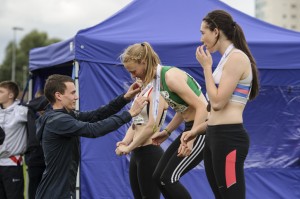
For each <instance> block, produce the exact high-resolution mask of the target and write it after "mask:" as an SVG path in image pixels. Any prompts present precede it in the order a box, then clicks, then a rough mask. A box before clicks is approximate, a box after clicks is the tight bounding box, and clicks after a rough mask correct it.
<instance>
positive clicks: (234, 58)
mask: <svg viewBox="0 0 300 199" xmlns="http://www.w3.org/2000/svg"><path fill="white" fill-rule="evenodd" d="M200 31H201V33H202V36H201V41H202V42H203V45H202V46H199V47H198V48H197V50H196V58H197V60H198V61H199V63H200V64H201V66H202V68H203V71H204V77H205V84H206V90H207V95H208V98H209V101H210V109H211V113H210V116H209V119H208V127H207V130H206V140H205V149H204V165H205V171H206V176H207V178H208V181H209V184H210V186H211V188H212V190H213V192H214V195H215V198H220V199H221V198H222V199H235V198H236V199H243V198H245V195H246V194H245V192H246V188H245V177H244V162H245V159H246V157H247V154H248V149H249V137H248V134H247V132H246V130H245V129H244V126H243V112H244V109H245V106H246V104H247V101H248V100H252V99H254V98H255V97H256V96H257V95H258V92H259V81H258V72H257V68H256V63H255V60H254V58H253V56H252V54H251V52H250V50H249V48H248V45H247V42H246V39H245V36H244V33H243V30H242V28H241V27H240V25H239V24H238V23H236V22H235V21H234V20H233V18H232V17H231V15H230V14H229V13H227V12H225V11H223V10H214V11H212V12H210V13H208V14H207V15H206V17H204V19H203V21H202V23H201V28H200ZM216 51H218V52H220V53H221V55H222V58H221V60H220V62H219V64H218V66H217V68H216V69H215V70H214V72H212V64H213V61H212V57H211V53H214V52H216ZM187 134H191V135H184V138H183V139H182V140H183V143H184V142H187V141H188V140H189V139H192V138H193V133H187Z"/></svg>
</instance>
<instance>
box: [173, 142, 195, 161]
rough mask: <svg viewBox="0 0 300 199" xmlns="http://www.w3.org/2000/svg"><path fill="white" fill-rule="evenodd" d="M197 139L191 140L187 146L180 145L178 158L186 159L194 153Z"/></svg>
mask: <svg viewBox="0 0 300 199" xmlns="http://www.w3.org/2000/svg"><path fill="white" fill-rule="evenodd" d="M194 141H195V139H193V140H190V141H189V142H187V145H183V144H180V145H179V148H178V154H177V156H178V157H186V156H189V155H190V154H191V152H192V149H193V144H194Z"/></svg>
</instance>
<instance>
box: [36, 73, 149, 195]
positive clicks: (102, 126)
mask: <svg viewBox="0 0 300 199" xmlns="http://www.w3.org/2000/svg"><path fill="white" fill-rule="evenodd" d="M138 92H140V87H139V85H137V84H136V83H134V84H133V85H131V86H130V87H129V89H128V91H127V92H126V93H125V94H122V95H120V96H118V97H116V98H115V99H114V100H112V101H111V102H110V103H109V104H107V105H105V106H102V107H100V108H98V109H96V110H94V111H89V112H78V111H75V104H76V100H78V96H77V94H76V88H75V84H74V81H73V80H72V78H71V77H69V76H65V75H58V74H55V75H51V76H49V77H48V79H47V81H46V84H45V88H44V94H45V96H46V98H47V99H48V101H49V102H50V104H51V105H52V110H48V111H46V112H45V113H44V114H43V115H42V116H41V117H39V118H38V120H37V135H38V139H39V140H40V142H41V143H42V147H43V151H44V156H45V163H46V169H45V171H44V173H43V176H42V180H41V182H40V184H39V186H38V189H37V192H36V196H35V198H36V199H52V198H76V194H75V187H74V188H73V186H72V185H73V184H75V182H73V181H76V174H77V173H76V172H74V170H75V169H77V168H74V164H75V165H78V161H79V159H78V157H79V148H78V137H79V136H83V137H89V138H96V137H100V136H104V135H106V134H107V133H110V132H112V131H114V130H116V129H117V128H119V127H121V126H122V125H123V124H125V123H127V122H129V121H130V120H131V119H132V117H134V116H136V115H138V114H139V113H140V111H141V110H142V108H143V107H144V106H145V105H146V104H147V100H148V99H147V98H145V97H138V98H137V99H136V100H135V103H134V104H133V106H132V107H131V108H130V110H129V111H123V112H122V113H119V114H116V113H117V112H119V111H120V110H121V109H122V108H123V107H124V106H125V105H126V104H127V103H129V102H130V100H131V99H132V98H133V97H134V96H135V95H136V94H137V93H138Z"/></svg>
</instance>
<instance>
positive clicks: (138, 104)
mask: <svg viewBox="0 0 300 199" xmlns="http://www.w3.org/2000/svg"><path fill="white" fill-rule="evenodd" d="M147 104H148V98H147V97H142V96H141V97H137V98H136V99H135V100H134V102H133V105H132V107H131V108H130V110H129V111H128V112H129V113H130V115H131V117H134V116H137V115H138V114H139V113H140V112H141V111H142V109H143V108H144V106H146V105H147Z"/></svg>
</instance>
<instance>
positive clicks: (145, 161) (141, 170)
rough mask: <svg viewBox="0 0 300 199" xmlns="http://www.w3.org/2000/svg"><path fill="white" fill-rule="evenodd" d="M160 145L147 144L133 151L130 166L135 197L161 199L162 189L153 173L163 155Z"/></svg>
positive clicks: (139, 198) (131, 183)
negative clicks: (157, 184)
mask: <svg viewBox="0 0 300 199" xmlns="http://www.w3.org/2000/svg"><path fill="white" fill-rule="evenodd" d="M163 153H164V151H163V149H162V148H161V147H160V146H154V145H146V146H142V147H139V148H136V149H134V150H133V151H132V154H131V158H130V166H129V178H130V185H131V189H132V192H133V195H134V198H135V199H159V198H160V191H159V189H158V187H157V186H156V185H155V183H154V181H153V179H152V174H153V172H154V169H155V167H156V165H157V163H158V161H159V159H160V158H161V156H162V155H163Z"/></svg>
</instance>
